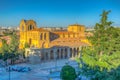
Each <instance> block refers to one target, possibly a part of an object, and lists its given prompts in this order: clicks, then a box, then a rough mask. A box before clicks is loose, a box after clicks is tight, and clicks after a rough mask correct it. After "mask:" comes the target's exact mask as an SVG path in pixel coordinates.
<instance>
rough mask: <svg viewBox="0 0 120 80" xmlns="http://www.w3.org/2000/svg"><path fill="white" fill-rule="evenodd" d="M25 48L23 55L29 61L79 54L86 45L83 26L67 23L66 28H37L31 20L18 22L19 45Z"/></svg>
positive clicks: (87, 43) (62, 57) (69, 56)
mask: <svg viewBox="0 0 120 80" xmlns="http://www.w3.org/2000/svg"><path fill="white" fill-rule="evenodd" d="M26 44H27V45H29V47H30V48H26V52H25V56H26V57H27V59H28V60H29V61H30V62H31V63H35V62H44V61H50V60H55V59H66V58H75V57H79V56H80V51H81V47H83V46H88V45H89V42H88V40H87V39H86V36H85V26H84V25H79V24H73V25H69V26H68V27H67V30H47V29H44V28H38V27H37V25H36V22H35V21H33V20H22V21H21V22H20V45H19V47H20V48H21V49H23V48H25V45H26Z"/></svg>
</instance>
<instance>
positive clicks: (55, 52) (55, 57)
mask: <svg viewBox="0 0 120 80" xmlns="http://www.w3.org/2000/svg"><path fill="white" fill-rule="evenodd" d="M53 55H54V60H56V59H57V50H53Z"/></svg>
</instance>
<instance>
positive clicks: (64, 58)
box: [63, 49, 65, 59]
mask: <svg viewBox="0 0 120 80" xmlns="http://www.w3.org/2000/svg"><path fill="white" fill-rule="evenodd" d="M63 59H65V49H63Z"/></svg>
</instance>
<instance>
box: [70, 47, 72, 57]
mask: <svg viewBox="0 0 120 80" xmlns="http://www.w3.org/2000/svg"><path fill="white" fill-rule="evenodd" d="M70 57H72V48H70Z"/></svg>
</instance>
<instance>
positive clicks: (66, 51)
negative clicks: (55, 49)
mask: <svg viewBox="0 0 120 80" xmlns="http://www.w3.org/2000/svg"><path fill="white" fill-rule="evenodd" d="M67 54H68V50H67V48H65V58H67V57H68V56H67Z"/></svg>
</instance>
